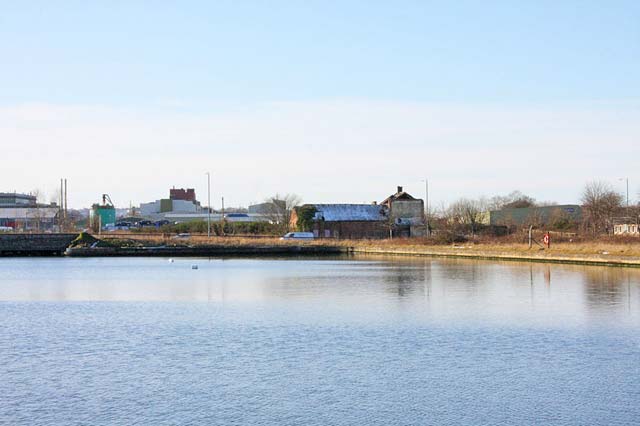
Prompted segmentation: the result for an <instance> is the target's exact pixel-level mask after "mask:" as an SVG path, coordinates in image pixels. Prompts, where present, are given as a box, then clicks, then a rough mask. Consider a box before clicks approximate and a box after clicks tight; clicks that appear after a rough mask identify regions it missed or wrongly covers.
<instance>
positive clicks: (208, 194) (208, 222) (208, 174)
mask: <svg viewBox="0 0 640 426" xmlns="http://www.w3.org/2000/svg"><path fill="white" fill-rule="evenodd" d="M205 174H206V175H207V238H211V173H209V172H206V173H205Z"/></svg>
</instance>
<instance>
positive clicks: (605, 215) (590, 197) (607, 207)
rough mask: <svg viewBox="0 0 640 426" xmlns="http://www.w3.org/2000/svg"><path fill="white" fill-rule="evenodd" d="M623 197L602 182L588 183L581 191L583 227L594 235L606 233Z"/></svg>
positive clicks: (620, 205)
mask: <svg viewBox="0 0 640 426" xmlns="http://www.w3.org/2000/svg"><path fill="white" fill-rule="evenodd" d="M623 198H624V197H623V196H622V195H621V194H619V193H617V192H616V191H614V190H613V188H612V187H611V185H609V184H608V183H606V182H602V181H592V182H588V183H587V184H586V185H585V187H584V190H583V191H582V199H581V201H582V204H583V209H584V218H583V221H584V225H585V227H586V228H591V229H592V231H593V232H594V233H598V232H602V231H605V232H608V231H609V227H610V224H611V220H612V218H613V215H614V214H615V212H616V210H618V209H619V208H620V207H622V201H623Z"/></svg>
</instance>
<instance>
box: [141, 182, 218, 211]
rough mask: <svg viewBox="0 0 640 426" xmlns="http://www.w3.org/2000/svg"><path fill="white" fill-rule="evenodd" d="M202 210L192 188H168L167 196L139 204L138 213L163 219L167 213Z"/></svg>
mask: <svg viewBox="0 0 640 426" xmlns="http://www.w3.org/2000/svg"><path fill="white" fill-rule="evenodd" d="M202 213H206V211H203V209H202V207H201V205H200V202H199V201H198V200H196V192H195V190H194V189H193V188H188V189H183V188H179V189H176V188H175V187H174V188H171V189H170V190H169V198H163V199H160V200H155V201H152V202H150V203H141V204H140V214H141V215H142V216H143V217H147V218H151V219H164V218H165V216H167V215H172V214H174V215H175V214H187V215H199V216H201V215H202Z"/></svg>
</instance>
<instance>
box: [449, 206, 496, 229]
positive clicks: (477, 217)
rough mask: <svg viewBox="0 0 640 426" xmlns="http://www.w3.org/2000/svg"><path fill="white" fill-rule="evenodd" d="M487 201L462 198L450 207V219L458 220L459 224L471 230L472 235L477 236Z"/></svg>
mask: <svg viewBox="0 0 640 426" xmlns="http://www.w3.org/2000/svg"><path fill="white" fill-rule="evenodd" d="M486 204H487V203H486V201H484V200H482V199H480V200H472V199H468V198H460V199H459V200H458V201H456V202H454V203H453V204H451V206H450V207H449V210H450V217H454V218H457V220H458V221H459V223H462V224H464V225H468V226H469V227H470V228H471V235H474V236H475V234H476V230H477V229H478V224H479V223H481V222H482V216H483V214H484V212H485V210H486Z"/></svg>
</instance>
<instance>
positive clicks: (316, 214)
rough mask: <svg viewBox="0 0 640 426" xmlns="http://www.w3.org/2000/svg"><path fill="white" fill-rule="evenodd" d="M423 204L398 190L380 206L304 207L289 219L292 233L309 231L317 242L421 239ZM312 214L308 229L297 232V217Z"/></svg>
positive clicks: (326, 205)
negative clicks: (320, 239) (400, 238)
mask: <svg viewBox="0 0 640 426" xmlns="http://www.w3.org/2000/svg"><path fill="white" fill-rule="evenodd" d="M423 206H424V204H423V201H422V200H420V199H417V198H414V197H413V196H411V195H410V194H408V193H407V192H404V191H403V190H402V187H401V186H399V187H398V191H397V192H396V193H395V194H393V195H391V196H389V197H387V198H386V199H385V200H384V201H383V202H382V203H380V204H378V203H376V202H374V203H372V204H305V205H304V206H301V207H300V208H298V209H295V210H294V211H293V213H292V215H291V222H290V224H291V229H298V230H300V231H302V230H304V231H311V232H313V234H314V235H315V237H316V238H347V239H360V238H372V239H377V238H389V236H390V235H393V236H394V237H414V236H422V235H424V221H423ZM304 210H307V211H312V212H313V217H312V220H311V222H310V224H309V225H308V226H309V227H310V229H299V227H298V214H299V213H300V212H302V211H304Z"/></svg>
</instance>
